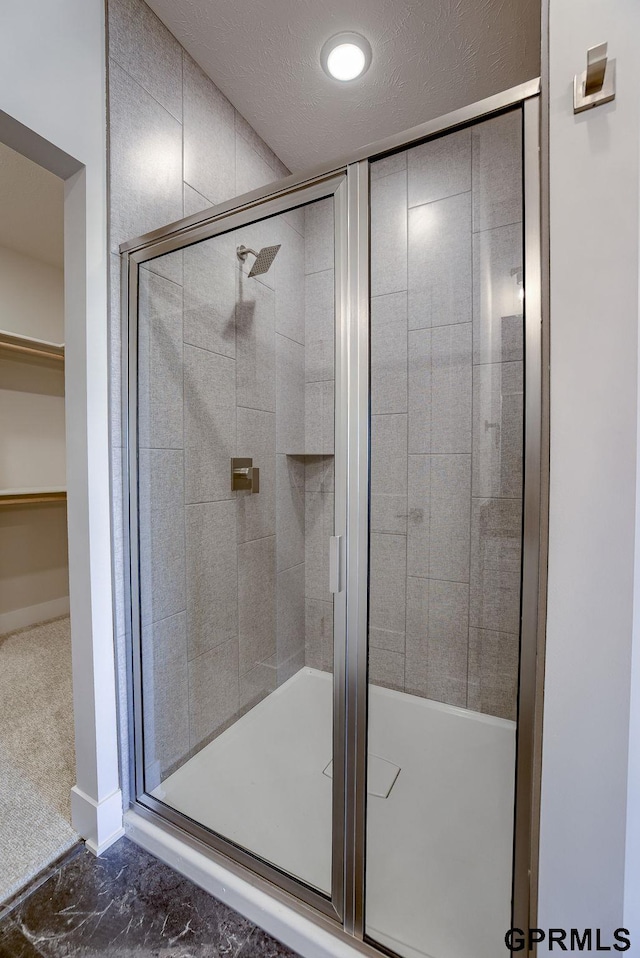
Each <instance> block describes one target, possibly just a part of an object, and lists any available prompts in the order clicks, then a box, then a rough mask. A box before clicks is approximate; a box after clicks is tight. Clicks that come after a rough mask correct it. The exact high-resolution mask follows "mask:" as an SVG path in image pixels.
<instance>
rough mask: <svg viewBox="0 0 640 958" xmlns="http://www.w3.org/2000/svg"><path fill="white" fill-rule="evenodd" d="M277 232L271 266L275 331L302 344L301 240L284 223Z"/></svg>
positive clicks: (303, 297) (302, 250)
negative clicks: (274, 290) (278, 247)
mask: <svg viewBox="0 0 640 958" xmlns="http://www.w3.org/2000/svg"><path fill="white" fill-rule="evenodd" d="M278 233H279V235H278V239H277V242H280V243H281V248H280V250H279V252H278V255H277V256H276V259H275V261H274V263H273V266H272V267H271V270H275V280H276V331H277V332H279V333H282V335H283V336H288V337H289V339H293V340H295V341H296V342H297V343H304V339H305V328H304V327H305V315H304V307H305V282H304V280H305V276H304V240H303V238H302V237H301V236H300V234H299V233H296V231H295V230H294V229H293V228H292V227H291V226H289V225H288V224H287V223H284V222H280V223H279V224H278ZM271 270H270V272H271Z"/></svg>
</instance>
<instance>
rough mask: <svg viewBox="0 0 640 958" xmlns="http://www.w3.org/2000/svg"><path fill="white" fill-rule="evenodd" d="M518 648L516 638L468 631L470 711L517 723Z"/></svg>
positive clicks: (484, 631) (502, 633)
mask: <svg viewBox="0 0 640 958" xmlns="http://www.w3.org/2000/svg"><path fill="white" fill-rule="evenodd" d="M519 645H520V642H519V638H518V636H517V635H508V634H507V633H505V632H488V631H486V630H484V629H469V696H468V706H469V708H470V709H474V710H475V711H477V712H487V713H489V715H497V716H498V717H500V718H505V719H511V721H515V720H516V708H517V697H518V662H519Z"/></svg>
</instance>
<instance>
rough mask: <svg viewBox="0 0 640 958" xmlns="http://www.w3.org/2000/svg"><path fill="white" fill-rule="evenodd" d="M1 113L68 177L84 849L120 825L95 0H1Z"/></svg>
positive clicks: (77, 815) (3, 127)
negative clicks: (14, 0)
mask: <svg viewBox="0 0 640 958" xmlns="http://www.w3.org/2000/svg"><path fill="white" fill-rule="evenodd" d="M0 111H2V115H0V139H2V140H4V142H6V143H7V144H8V145H9V146H11V147H13V148H14V149H18V150H19V152H23V153H25V154H26V155H29V156H30V158H31V159H33V160H36V161H37V162H40V163H41V164H42V165H45V166H47V168H48V169H50V170H51V171H52V172H54V173H57V174H58V175H61V176H63V177H64V178H65V179H66V183H65V257H64V259H65V326H66V328H65V341H66V345H67V350H66V398H67V453H68V459H67V487H68V495H69V499H68V517H69V553H70V569H69V571H70V586H71V619H72V642H73V669H74V706H75V720H76V756H77V769H78V771H77V778H78V783H77V786H76V788H75V789H74V794H73V815H74V824H75V825H76V827H77V828H78V829H79V830H80V831H81V833H82V834H83V835H85V836H86V837H87V838H88V839H89V841H90V845H91V846H92V847H94V848H101V847H104V846H105V845H106V844H108V842H109V841H110V840H111V839H112V838H113V837H114V836H115V835H117V834H118V833H119V829H120V828H121V824H122V801H121V795H120V792H119V787H118V762H117V730H116V700H115V683H114V655H113V623H112V603H111V567H110V528H109V457H108V419H107V410H108V387H107V381H108V377H107V244H106V233H107V219H106V134H105V26H104V4H103V0H58V2H57V3H54V4H52V3H50V2H49V0H28V2H25V3H4V4H2V6H1V7H0ZM16 121H17V122H16ZM20 124H21V125H22V126H20ZM25 128H26V129H25ZM29 131H33V132H35V134H37V136H33V135H32V134H31V133H30V132H29ZM40 138H43V140H42V139H40ZM44 141H46V142H44Z"/></svg>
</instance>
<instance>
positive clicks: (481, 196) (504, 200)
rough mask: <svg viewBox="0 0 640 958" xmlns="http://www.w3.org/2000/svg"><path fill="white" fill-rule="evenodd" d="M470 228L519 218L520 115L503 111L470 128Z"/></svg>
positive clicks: (497, 224)
mask: <svg viewBox="0 0 640 958" xmlns="http://www.w3.org/2000/svg"><path fill="white" fill-rule="evenodd" d="M471 142H472V146H471V149H472V170H473V174H472V175H473V229H474V232H477V231H478V230H488V229H495V227H497V226H506V225H507V224H509V223H517V222H519V221H520V220H521V219H522V118H521V114H520V111H519V110H515V111H514V112H513V113H505V114H504V115H503V116H497V117H495V118H494V119H492V120H487V121H486V122H484V123H478V124H477V125H476V126H474V127H473V131H472V141H471Z"/></svg>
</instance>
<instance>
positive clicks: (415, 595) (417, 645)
mask: <svg viewBox="0 0 640 958" xmlns="http://www.w3.org/2000/svg"><path fill="white" fill-rule="evenodd" d="M429 585H430V583H429V580H428V579H422V578H416V577H414V576H409V577H408V579H407V620H406V642H405V649H406V661H405V670H404V672H405V675H404V677H405V691H407V692H410V693H412V694H413V695H422V696H426V694H427V680H428V661H427V656H428V651H429Z"/></svg>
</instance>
